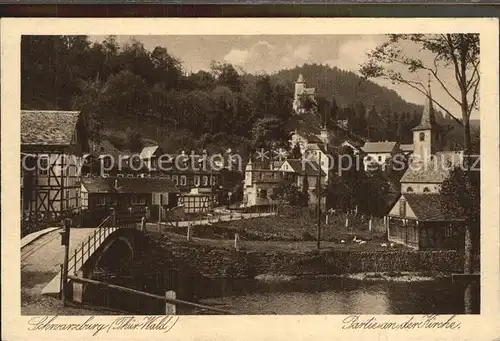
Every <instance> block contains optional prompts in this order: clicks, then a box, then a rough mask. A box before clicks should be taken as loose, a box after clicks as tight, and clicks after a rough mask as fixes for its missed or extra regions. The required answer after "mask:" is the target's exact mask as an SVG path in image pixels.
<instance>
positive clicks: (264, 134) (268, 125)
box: [252, 117, 288, 149]
mask: <svg viewBox="0 0 500 341" xmlns="http://www.w3.org/2000/svg"><path fill="white" fill-rule="evenodd" d="M252 141H253V146H254V148H266V149H269V148H270V146H271V144H273V143H275V144H276V145H277V147H280V146H286V145H287V144H288V139H287V135H286V133H285V127H284V122H283V121H282V120H280V119H279V118H276V117H264V118H262V119H260V120H258V121H257V122H255V124H254V126H253V129H252Z"/></svg>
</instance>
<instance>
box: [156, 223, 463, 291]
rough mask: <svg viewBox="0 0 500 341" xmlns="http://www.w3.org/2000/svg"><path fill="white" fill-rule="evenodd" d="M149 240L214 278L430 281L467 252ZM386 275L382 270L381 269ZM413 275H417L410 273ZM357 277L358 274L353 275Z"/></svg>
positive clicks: (170, 237)
mask: <svg viewBox="0 0 500 341" xmlns="http://www.w3.org/2000/svg"><path fill="white" fill-rule="evenodd" d="M148 237H149V238H150V240H151V242H152V243H153V244H154V245H155V246H156V247H158V248H159V249H161V250H163V251H162V252H161V253H163V257H169V256H170V257H171V258H172V259H173V261H174V262H175V263H177V265H178V266H181V267H183V268H184V269H189V271H190V272H191V273H193V274H195V275H198V276H202V277H206V278H211V279H216V278H233V279H253V278H255V277H256V276H259V275H267V274H274V275H280V276H292V277H293V276H311V277H314V276H328V275H346V274H351V275H352V276H358V277H359V278H361V277H360V276H361V275H354V274H365V275H363V277H362V279H364V280H395V278H396V277H398V276H396V275H395V274H401V276H399V277H402V278H403V280H405V281H410V280H416V279H421V280H426V279H427V278H426V277H425V276H423V275H422V274H433V273H444V274H450V273H453V272H460V271H461V269H462V266H463V265H462V264H463V257H462V256H461V255H460V254H459V253H458V252H456V251H414V250H408V249H389V248H384V247H377V244H373V247H369V248H365V247H364V246H363V245H355V244H354V243H352V244H349V245H344V244H338V243H334V242H323V243H322V248H321V250H319V251H318V250H316V245H315V243H314V242H290V241H283V242H279V241H269V242H263V241H247V242H245V243H244V247H243V248H241V249H239V250H235V248H234V241H231V240H213V239H206V238H193V239H192V240H191V241H189V242H188V241H187V240H186V237H185V236H181V235H177V234H174V233H165V234H163V235H161V234H159V233H149V235H148ZM384 273H385V274H386V275H383V274H384ZM410 274H413V275H412V276H413V277H411V276H410ZM353 278H355V277H353Z"/></svg>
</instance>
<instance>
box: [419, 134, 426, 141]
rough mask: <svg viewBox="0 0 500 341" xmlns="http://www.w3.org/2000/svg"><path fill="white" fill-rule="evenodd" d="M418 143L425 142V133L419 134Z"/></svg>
mask: <svg viewBox="0 0 500 341" xmlns="http://www.w3.org/2000/svg"><path fill="white" fill-rule="evenodd" d="M420 141H425V133H420Z"/></svg>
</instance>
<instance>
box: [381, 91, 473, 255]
mask: <svg viewBox="0 0 500 341" xmlns="http://www.w3.org/2000/svg"><path fill="white" fill-rule="evenodd" d="M428 94H429V96H428V97H427V99H426V103H425V106H424V110H423V112H422V118H421V121H420V124H418V125H417V126H416V127H414V128H413V129H412V131H413V154H412V156H411V163H410V165H409V167H408V169H407V170H406V172H405V173H404V175H403V176H402V178H401V180H400V183H401V195H400V197H399V199H398V200H397V201H396V203H395V204H394V205H393V207H392V208H391V210H390V211H389V213H388V215H387V222H388V226H387V238H388V240H389V241H391V242H395V243H399V244H404V245H406V246H409V247H411V248H413V249H416V250H425V249H453V250H458V249H461V248H463V241H464V232H463V227H462V224H461V223H462V222H463V221H464V219H463V217H459V216H457V215H456V214H451V213H450V212H449V211H448V210H446V208H445V206H446V199H445V198H444V197H443V196H442V195H441V194H440V187H441V184H442V183H443V182H444V181H445V180H446V178H447V177H448V175H449V173H450V171H451V170H452V169H453V168H454V167H455V166H457V165H459V164H460V163H461V162H462V159H463V153H462V152H445V151H442V147H443V142H444V141H443V136H444V134H443V129H442V128H441V127H440V126H439V124H438V123H437V122H436V117H435V111H434V108H433V102H432V94H431V89H430V84H429V85H428Z"/></svg>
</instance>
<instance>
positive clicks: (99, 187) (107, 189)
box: [81, 178, 116, 193]
mask: <svg viewBox="0 0 500 341" xmlns="http://www.w3.org/2000/svg"><path fill="white" fill-rule="evenodd" d="M81 181H82V185H83V186H84V187H85V188H86V189H87V192H89V193H115V192H116V191H115V188H114V187H113V183H112V182H111V181H109V179H103V178H82V180H81Z"/></svg>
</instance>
